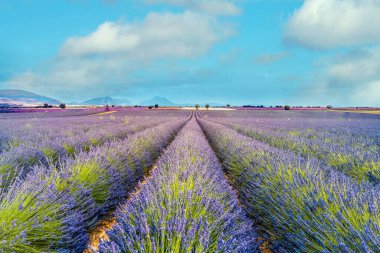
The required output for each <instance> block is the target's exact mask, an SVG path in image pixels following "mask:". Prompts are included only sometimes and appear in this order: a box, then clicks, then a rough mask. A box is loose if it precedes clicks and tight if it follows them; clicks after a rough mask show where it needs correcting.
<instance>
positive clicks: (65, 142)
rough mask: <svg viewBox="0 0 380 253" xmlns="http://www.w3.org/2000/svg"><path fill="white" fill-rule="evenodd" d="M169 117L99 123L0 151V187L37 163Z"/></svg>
mask: <svg viewBox="0 0 380 253" xmlns="http://www.w3.org/2000/svg"><path fill="white" fill-rule="evenodd" d="M169 120H172V118H162V119H158V118H146V119H144V120H138V121H136V122H133V123H130V124H128V125H125V124H116V123H114V124H109V125H108V126H102V127H101V129H102V130H101V131H97V130H96V129H93V131H91V132H90V133H81V134H78V135H73V136H66V137H63V136H61V137H57V138H55V139H54V140H49V138H48V137H46V138H45V139H44V141H40V142H37V143H38V144H36V145H29V146H24V145H23V146H21V147H18V148H15V149H13V150H10V151H8V152H4V153H2V154H0V177H2V179H1V178H0V187H1V188H3V191H4V190H6V188H7V187H8V185H9V184H11V183H12V182H13V180H14V179H15V178H16V177H23V176H25V175H26V174H27V173H28V172H29V171H30V170H31V169H32V167H33V166H35V165H38V164H44V165H48V164H53V165H59V164H56V163H57V162H60V161H61V160H64V159H65V158H66V157H72V158H74V157H75V154H77V153H78V152H89V151H90V149H91V148H94V147H98V146H102V145H104V144H105V143H106V142H112V141H113V140H116V139H123V138H127V137H128V136H129V135H131V134H133V133H136V132H139V131H142V130H144V129H147V128H149V127H154V126H156V125H159V124H162V123H164V122H165V121H169Z"/></svg>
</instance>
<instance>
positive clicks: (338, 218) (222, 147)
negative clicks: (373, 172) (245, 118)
mask: <svg viewBox="0 0 380 253" xmlns="http://www.w3.org/2000/svg"><path fill="white" fill-rule="evenodd" d="M199 122H200V124H201V126H202V128H203V130H204V131H205V132H206V135H207V137H208V138H209V140H210V141H211V143H212V145H213V146H214V148H215V149H216V150H217V151H218V154H219V156H220V157H221V158H222V160H223V162H224V165H225V167H226V169H227V171H228V175H229V178H230V179H231V181H232V182H233V184H234V185H235V186H236V188H237V189H238V191H239V196H240V198H241V201H242V203H243V204H244V206H245V207H246V210H247V212H248V213H249V214H250V215H251V217H252V218H254V219H255V221H256V223H257V225H258V227H259V229H260V232H261V233H262V235H263V236H264V237H266V238H268V240H270V242H271V244H272V249H273V250H274V251H276V252H379V251H380V233H379V231H380V230H379V225H380V209H379V206H380V195H379V192H380V191H379V188H378V187H374V186H373V185H370V184H368V183H362V184H357V183H356V182H355V181H353V180H352V179H351V178H349V177H347V176H346V175H344V174H342V173H340V172H335V171H331V170H329V169H326V168H324V167H323V166H324V164H323V163H320V162H319V161H318V160H315V159H305V158H303V157H302V156H299V155H296V154H294V153H293V152H289V151H285V150H282V149H276V148H273V147H270V146H268V145H267V144H264V143H261V142H258V141H256V140H254V139H252V138H248V137H245V136H243V135H241V134H238V133H237V132H236V131H234V130H231V129H229V128H227V127H225V126H222V125H220V124H216V123H213V122H210V121H207V120H204V119H199Z"/></svg>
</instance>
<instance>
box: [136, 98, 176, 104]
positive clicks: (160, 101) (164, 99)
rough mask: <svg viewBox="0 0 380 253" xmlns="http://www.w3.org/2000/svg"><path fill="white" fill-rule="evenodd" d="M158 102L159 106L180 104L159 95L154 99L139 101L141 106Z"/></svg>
mask: <svg viewBox="0 0 380 253" xmlns="http://www.w3.org/2000/svg"><path fill="white" fill-rule="evenodd" d="M156 104H158V105H159V106H178V105H177V104H175V103H173V102H172V101H170V100H169V99H167V98H165V97H159V96H155V97H154V98H152V99H149V100H145V101H142V102H141V103H139V105H141V106H150V105H156Z"/></svg>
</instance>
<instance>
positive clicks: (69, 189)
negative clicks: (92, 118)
mask: <svg viewBox="0 0 380 253" xmlns="http://www.w3.org/2000/svg"><path fill="white" fill-rule="evenodd" d="M187 120H188V119H184V118H182V119H178V120H174V121H171V122H168V123H165V124H162V125H160V126H157V127H154V128H150V129H147V130H144V131H143V132H140V133H136V134H134V135H132V136H130V137H128V138H127V139H125V140H120V141H113V142H109V143H106V145H103V146H102V147H98V148H94V149H91V150H90V152H88V153H86V152H81V153H78V154H77V156H76V157H75V159H71V158H67V159H65V160H64V161H63V162H62V164H61V166H60V167H59V169H58V168H55V167H54V166H53V165H50V166H38V167H36V168H34V169H33V171H32V172H31V173H29V174H28V175H27V177H26V179H25V180H23V181H20V182H16V183H15V184H14V185H12V187H10V189H9V191H8V192H6V193H5V194H2V195H1V196H0V242H1V243H0V252H25V253H27V252H28V253H30V252H81V251H83V250H84V248H85V247H86V243H87V241H88V235H87V232H88V231H89V230H91V229H93V228H94V227H95V225H96V223H97V221H98V220H99V219H100V218H101V217H103V216H104V214H105V213H106V212H107V210H109V209H110V208H113V207H115V205H116V204H117V203H118V202H119V201H120V200H121V199H122V198H124V197H125V196H126V195H127V194H128V193H129V192H130V191H132V190H133V189H134V187H135V185H136V183H137V182H138V180H140V179H141V178H142V177H143V176H144V174H145V173H146V172H147V170H148V168H150V167H151V166H152V164H153V162H154V160H155V159H156V158H157V156H158V155H159V153H160V152H162V151H163V149H164V148H165V147H166V146H167V145H168V144H169V142H170V141H171V140H172V139H173V138H174V136H175V134H176V133H177V132H178V131H179V129H180V128H181V127H182V126H183V125H184V124H185V122H186V121H187Z"/></svg>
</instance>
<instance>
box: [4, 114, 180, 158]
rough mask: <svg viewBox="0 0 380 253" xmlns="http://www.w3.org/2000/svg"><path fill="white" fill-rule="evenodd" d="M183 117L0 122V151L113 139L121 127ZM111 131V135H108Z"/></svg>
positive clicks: (102, 116) (115, 116) (121, 116)
mask: <svg viewBox="0 0 380 253" xmlns="http://www.w3.org/2000/svg"><path fill="white" fill-rule="evenodd" d="M106 113H110V112H106ZM24 115H28V114H24ZM182 116H185V115H184V114H183V113H180V112H174V113H173V112H170V113H168V112H167V111H166V112H165V111H160V112H155V113H153V112H149V111H136V112H135V111H131V112H129V111H127V112H124V111H121V112H115V113H112V114H100V115H99V114H97V115H91V116H81V117H78V116H76V117H47V118H29V117H25V118H13V119H12V118H11V119H7V120H1V122H0V125H1V127H0V147H1V151H2V152H4V151H11V150H12V149H14V148H18V149H22V148H24V147H28V146H36V145H39V146H41V144H40V143H45V144H46V143H49V141H53V142H54V141H59V140H65V139H69V140H70V139H71V138H74V137H79V138H81V137H82V136H83V137H87V139H91V140H93V141H95V142H96V141H98V139H99V138H101V136H106V135H107V134H108V135H112V134H113V133H114V132H115V131H117V130H120V129H122V128H123V127H128V126H129V125H131V124H132V125H133V124H135V123H136V122H140V121H144V120H145V119H151V120H152V119H156V120H158V119H159V118H176V117H182ZM112 128H114V131H109V130H110V129H112ZM107 130H108V131H107ZM99 136H100V137H99ZM68 144H70V143H68Z"/></svg>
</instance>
